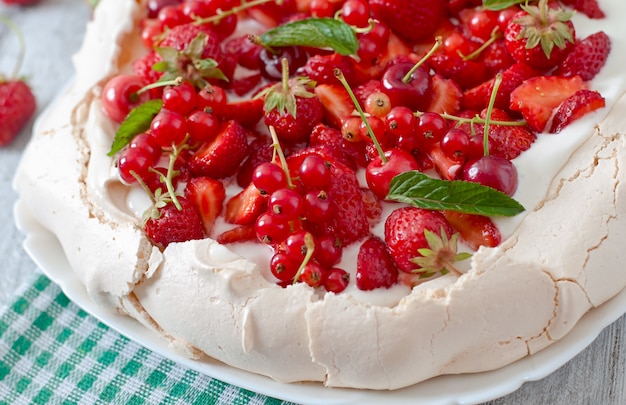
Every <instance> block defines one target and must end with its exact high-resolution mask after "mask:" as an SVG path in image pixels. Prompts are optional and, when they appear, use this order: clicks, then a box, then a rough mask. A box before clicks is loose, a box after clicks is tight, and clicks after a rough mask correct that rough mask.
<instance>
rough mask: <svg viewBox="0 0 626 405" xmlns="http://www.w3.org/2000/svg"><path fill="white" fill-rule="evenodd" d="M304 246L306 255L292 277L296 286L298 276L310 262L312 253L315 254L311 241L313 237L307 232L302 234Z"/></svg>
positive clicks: (312, 241)
mask: <svg viewBox="0 0 626 405" xmlns="http://www.w3.org/2000/svg"><path fill="white" fill-rule="evenodd" d="M304 246H305V247H306V254H305V255H304V259H302V263H300V267H298V271H297V272H296V275H295V276H294V277H293V283H294V284H296V283H297V282H298V280H299V279H300V275H301V274H302V271H303V270H304V268H305V267H306V265H307V264H308V263H309V262H310V261H311V258H312V257H313V253H314V252H315V241H314V240H313V235H311V234H310V233H309V232H307V233H305V234H304Z"/></svg>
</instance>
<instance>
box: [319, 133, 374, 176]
mask: <svg viewBox="0 0 626 405" xmlns="http://www.w3.org/2000/svg"><path fill="white" fill-rule="evenodd" d="M309 144H310V145H311V146H313V147H318V148H323V149H324V150H325V151H326V153H329V154H330V155H332V156H333V158H334V160H336V161H338V162H340V163H342V164H344V165H346V166H348V167H349V168H351V169H356V167H357V165H361V166H365V165H366V164H367V163H366V161H365V157H364V156H363V148H362V146H363V143H362V142H361V143H359V142H350V141H347V140H346V139H345V138H344V137H343V135H342V134H341V131H339V130H338V129H335V128H332V127H329V126H326V125H324V124H318V125H316V126H315V127H314V128H313V130H312V131H311V137H310V142H309Z"/></svg>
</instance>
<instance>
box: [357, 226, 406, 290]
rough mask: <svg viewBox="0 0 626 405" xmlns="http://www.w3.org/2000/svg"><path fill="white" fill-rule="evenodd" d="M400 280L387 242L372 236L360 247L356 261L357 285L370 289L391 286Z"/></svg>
mask: <svg viewBox="0 0 626 405" xmlns="http://www.w3.org/2000/svg"><path fill="white" fill-rule="evenodd" d="M397 281H398V267H397V266H396V264H395V262H394V261H393V259H392V257H391V256H390V255H389V252H388V251H387V246H386V245H385V242H383V241H382V240H381V239H379V238H377V237H375V236H370V237H369V238H367V239H366V240H365V242H363V244H362V245H361V247H360V248H359V254H358V256H357V261H356V286H357V288H358V289H359V290H364V291H369V290H374V289H376V288H381V287H385V288H389V287H391V286H393V285H394V284H396V282H397Z"/></svg>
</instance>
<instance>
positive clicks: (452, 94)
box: [426, 74, 463, 114]
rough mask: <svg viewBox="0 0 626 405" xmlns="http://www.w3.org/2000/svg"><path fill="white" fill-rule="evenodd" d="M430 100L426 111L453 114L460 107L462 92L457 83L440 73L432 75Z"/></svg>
mask: <svg viewBox="0 0 626 405" xmlns="http://www.w3.org/2000/svg"><path fill="white" fill-rule="evenodd" d="M432 82H433V87H432V100H431V101H430V104H429V105H428V108H426V111H432V112H436V113H439V114H442V113H448V114H455V113H456V112H458V111H459V109H460V108H461V99H462V98H463V92H462V90H461V88H460V87H459V85H458V84H456V82H455V81H453V80H451V79H446V78H444V77H442V76H440V75H437V74H436V75H434V76H433V77H432Z"/></svg>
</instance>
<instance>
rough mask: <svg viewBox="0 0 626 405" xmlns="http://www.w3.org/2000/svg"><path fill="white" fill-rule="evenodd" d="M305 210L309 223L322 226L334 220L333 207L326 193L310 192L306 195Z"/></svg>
mask: <svg viewBox="0 0 626 405" xmlns="http://www.w3.org/2000/svg"><path fill="white" fill-rule="evenodd" d="M303 199H304V201H303V208H302V212H303V213H304V215H305V217H306V219H307V221H310V222H313V223H316V224H321V223H324V222H326V221H328V220H329V219H331V218H332V214H333V213H332V205H331V200H330V198H329V197H328V194H327V193H326V192H325V191H322V190H318V191H308V192H306V193H305V194H304V198H303Z"/></svg>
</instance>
